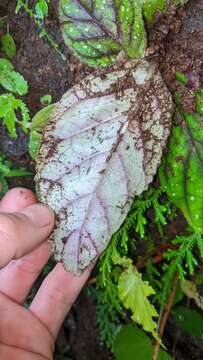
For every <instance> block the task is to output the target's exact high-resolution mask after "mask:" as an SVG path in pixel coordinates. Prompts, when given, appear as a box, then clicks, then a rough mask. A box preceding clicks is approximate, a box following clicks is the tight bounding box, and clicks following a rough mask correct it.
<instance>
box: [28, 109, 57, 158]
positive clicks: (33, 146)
mask: <svg viewBox="0 0 203 360" xmlns="http://www.w3.org/2000/svg"><path fill="white" fill-rule="evenodd" d="M53 110H54V105H53V104H52V105H48V106H46V107H45V108H43V109H41V110H40V111H38V113H37V114H36V115H35V116H34V117H33V119H32V122H31V124H30V141H29V153H30V156H31V158H32V159H33V160H35V159H36V158H37V154H38V151H39V148H40V143H41V139H42V131H43V129H44V126H45V125H46V123H47V121H48V120H49V118H50V116H51V113H52V112H53Z"/></svg>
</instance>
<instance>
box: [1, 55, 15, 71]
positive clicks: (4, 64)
mask: <svg viewBox="0 0 203 360" xmlns="http://www.w3.org/2000/svg"><path fill="white" fill-rule="evenodd" d="M10 70H13V65H12V64H11V62H10V61H9V60H7V59H4V58H1V59H0V73H1V72H2V71H10Z"/></svg>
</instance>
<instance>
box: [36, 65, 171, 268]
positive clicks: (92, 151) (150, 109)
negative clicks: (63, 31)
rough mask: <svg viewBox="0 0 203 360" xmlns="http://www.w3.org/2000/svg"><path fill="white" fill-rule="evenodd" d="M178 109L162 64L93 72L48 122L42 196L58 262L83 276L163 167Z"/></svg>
mask: <svg viewBox="0 0 203 360" xmlns="http://www.w3.org/2000/svg"><path fill="white" fill-rule="evenodd" d="M172 111H173V104H172V99H171V95H170V93H169V91H168V89H167V88H166V86H165V84H164V82H163V80H162V78H161V75H160V73H159V71H158V69H157V66H156V65H155V64H154V63H153V62H147V61H144V60H139V61H138V60H134V61H131V62H128V63H125V64H122V65H119V66H114V68H111V69H108V71H104V69H103V70H102V71H101V70H100V71H99V70H98V71H95V73H94V74H91V75H90V76H88V77H86V78H85V79H83V80H82V81H81V82H80V83H78V84H77V85H75V86H73V88H72V89H70V90H69V91H67V93H66V94H65V95H64V96H63V97H62V99H61V101H60V102H59V103H58V104H56V106H55V109H54V112H53V113H52V115H51V117H50V120H49V121H48V124H47V125H46V128H45V131H44V134H43V139H42V144H41V148H40V151H39V155H38V159H37V175H36V183H37V191H38V195H39V198H40V200H41V201H42V202H44V203H46V204H48V205H49V206H51V207H52V208H53V209H54V210H55V212H56V215H57V223H56V228H55V230H54V233H53V239H54V243H55V256H56V259H57V260H59V261H62V262H63V264H64V266H65V268H66V269H67V270H70V271H72V272H74V273H80V272H82V271H83V269H85V268H86V267H87V266H88V265H89V264H90V263H91V262H92V261H93V260H94V259H95V258H97V257H98V256H99V255H100V254H101V253H102V251H103V250H104V249H105V248H106V246H107V245H108V243H109V241H110V239H111V236H112V234H113V233H114V232H115V231H116V230H117V229H118V228H119V227H120V225H121V223H122V222H123V220H124V219H125V217H126V215H127V213H128V211H129V209H130V206H131V204H132V201H133V197H134V196H135V195H139V194H141V193H142V192H143V191H144V190H146V189H147V187H148V185H149V183H150V182H151V181H152V179H153V176H154V174H155V173H156V171H157V166H158V165H159V163H160V160H161V155H162V149H163V147H164V146H165V144H166V141H167V138H168V135H169V133H170V126H171V113H172Z"/></svg>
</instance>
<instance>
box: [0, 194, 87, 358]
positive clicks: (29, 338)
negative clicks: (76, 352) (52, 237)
mask: <svg viewBox="0 0 203 360" xmlns="http://www.w3.org/2000/svg"><path fill="white" fill-rule="evenodd" d="M53 226H54V214H53V212H52V211H51V210H50V209H48V208H47V207H46V206H44V205H41V204H37V199H36V197H35V195H34V194H33V193H32V192H31V191H30V190H27V189H24V188H16V189H12V190H10V191H9V192H8V193H7V194H6V195H5V196H4V198H3V199H2V200H1V202H0V359H1V360H14V359H15V360H17V359H18V360H45V359H46V360H51V359H53V352H54V344H55V340H56V337H57V334H58V331H59V329H60V327H61V325H62V323H63V320H64V318H65V316H66V315H67V313H68V311H69V310H70V308H71V305H72V304H73V302H74V301H75V299H76V298H77V296H78V294H79V292H80V290H81V289H82V287H83V286H84V284H85V282H86V280H87V278H88V277H89V275H90V269H87V270H86V271H85V272H84V273H83V274H82V275H81V276H75V275H73V274H72V273H68V272H66V271H65V270H64V269H63V266H62V264H61V263H58V264H57V265H56V266H55V268H54V269H53V270H52V271H51V272H50V273H49V274H48V276H47V277H46V278H45V280H44V281H43V283H42V285H41V287H40V288H39V290H38V292H37V294H36V295H35V298H34V299H33V301H32V303H31V305H30V307H29V309H26V308H24V307H23V304H24V302H25V300H26V297H27V295H28V293H29V291H30V289H31V287H32V285H33V283H34V281H35V280H36V278H37V277H38V275H39V274H40V272H41V270H42V268H43V267H44V265H45V264H46V263H47V261H48V260H49V258H50V256H51V254H52V252H51V245H50V243H49V241H48V240H47V238H48V236H49V234H50V233H51V231H52V229H53Z"/></svg>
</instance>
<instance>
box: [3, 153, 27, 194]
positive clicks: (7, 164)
mask: <svg viewBox="0 0 203 360" xmlns="http://www.w3.org/2000/svg"><path fill="white" fill-rule="evenodd" d="M31 174H32V173H31V172H30V171H28V170H27V169H25V168H23V167H20V168H18V169H15V167H14V166H13V164H12V161H10V160H7V159H6V156H5V155H4V154H2V153H0V198H2V196H3V195H4V194H5V193H6V192H7V191H8V184H7V179H8V178H11V177H18V176H28V175H31Z"/></svg>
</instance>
